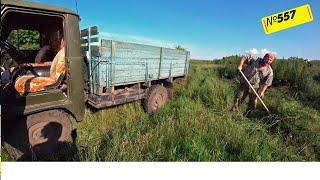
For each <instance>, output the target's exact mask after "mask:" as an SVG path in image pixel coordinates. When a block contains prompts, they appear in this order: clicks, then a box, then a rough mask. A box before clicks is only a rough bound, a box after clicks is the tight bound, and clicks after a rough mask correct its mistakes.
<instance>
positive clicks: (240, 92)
mask: <svg viewBox="0 0 320 180" xmlns="http://www.w3.org/2000/svg"><path fill="white" fill-rule="evenodd" d="M254 89H255V90H256V91H257V90H258V88H254ZM248 96H249V103H248V106H247V110H246V112H245V113H244V115H245V116H248V115H249V114H250V113H251V112H252V111H253V110H255V109H256V108H257V102H258V101H257V96H256V95H255V94H254V92H253V91H252V89H251V88H250V87H249V86H248V85H247V84H244V83H241V84H240V86H239V88H238V89H237V91H236V97H235V100H234V105H233V108H232V109H233V110H234V109H237V108H238V107H239V106H240V105H241V103H243V101H244V100H245V99H246V98H247V97H248Z"/></svg>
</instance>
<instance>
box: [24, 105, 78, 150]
mask: <svg viewBox="0 0 320 180" xmlns="http://www.w3.org/2000/svg"><path fill="white" fill-rule="evenodd" d="M26 124H27V129H28V137H29V143H30V148H31V152H32V153H33V154H35V155H48V154H52V153H54V152H55V151H57V150H58V149H59V148H61V147H63V146H65V145H66V143H67V142H70V141H72V137H71V132H72V124H71V121H70V119H69V116H68V114H67V113H65V112H64V111H62V110H50V111H45V112H41V113H37V114H33V115H30V116H28V117H27V119H26Z"/></svg>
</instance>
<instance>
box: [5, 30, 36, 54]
mask: <svg viewBox="0 0 320 180" xmlns="http://www.w3.org/2000/svg"><path fill="white" fill-rule="evenodd" d="M8 41H9V42H10V43H11V44H13V45H14V46H15V47H16V48H17V49H18V50H39V49H40V33H39V32H38V31H35V30H26V29H19V30H13V31H11V33H10V35H9V37H8Z"/></svg>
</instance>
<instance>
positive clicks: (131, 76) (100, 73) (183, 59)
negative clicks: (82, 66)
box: [89, 38, 189, 95]
mask: <svg viewBox="0 0 320 180" xmlns="http://www.w3.org/2000/svg"><path fill="white" fill-rule="evenodd" d="M96 44H97V45H91V46H90V52H91V58H90V59H89V64H90V77H91V78H90V84H91V86H92V92H93V93H94V94H97V95H99V94H102V93H103V92H104V91H105V90H106V89H108V88H110V87H114V86H121V85H125V84H133V83H138V82H150V81H154V80H159V79H170V78H174V77H183V76H185V75H186V74H187V72H188V67H189V52H188V51H184V50H176V49H168V48H161V47H155V46H149V45H142V44H134V43H126V42H118V41H112V40H106V39H100V38H99V41H98V43H96Z"/></svg>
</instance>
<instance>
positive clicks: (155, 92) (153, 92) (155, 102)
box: [142, 85, 169, 115]
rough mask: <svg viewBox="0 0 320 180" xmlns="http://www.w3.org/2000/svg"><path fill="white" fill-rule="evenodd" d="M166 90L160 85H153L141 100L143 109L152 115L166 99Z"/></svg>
mask: <svg viewBox="0 0 320 180" xmlns="http://www.w3.org/2000/svg"><path fill="white" fill-rule="evenodd" d="M168 99H169V97H168V91H167V89H166V88H165V87H163V86H161V85H153V86H151V88H150V89H149V92H148V94H147V97H146V98H145V99H143V100H142V104H143V107H144V109H145V111H146V112H147V113H148V114H150V115H152V114H154V113H155V112H156V111H157V110H158V109H159V108H160V107H162V106H163V105H164V104H165V103H166V102H167V101H168Z"/></svg>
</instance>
